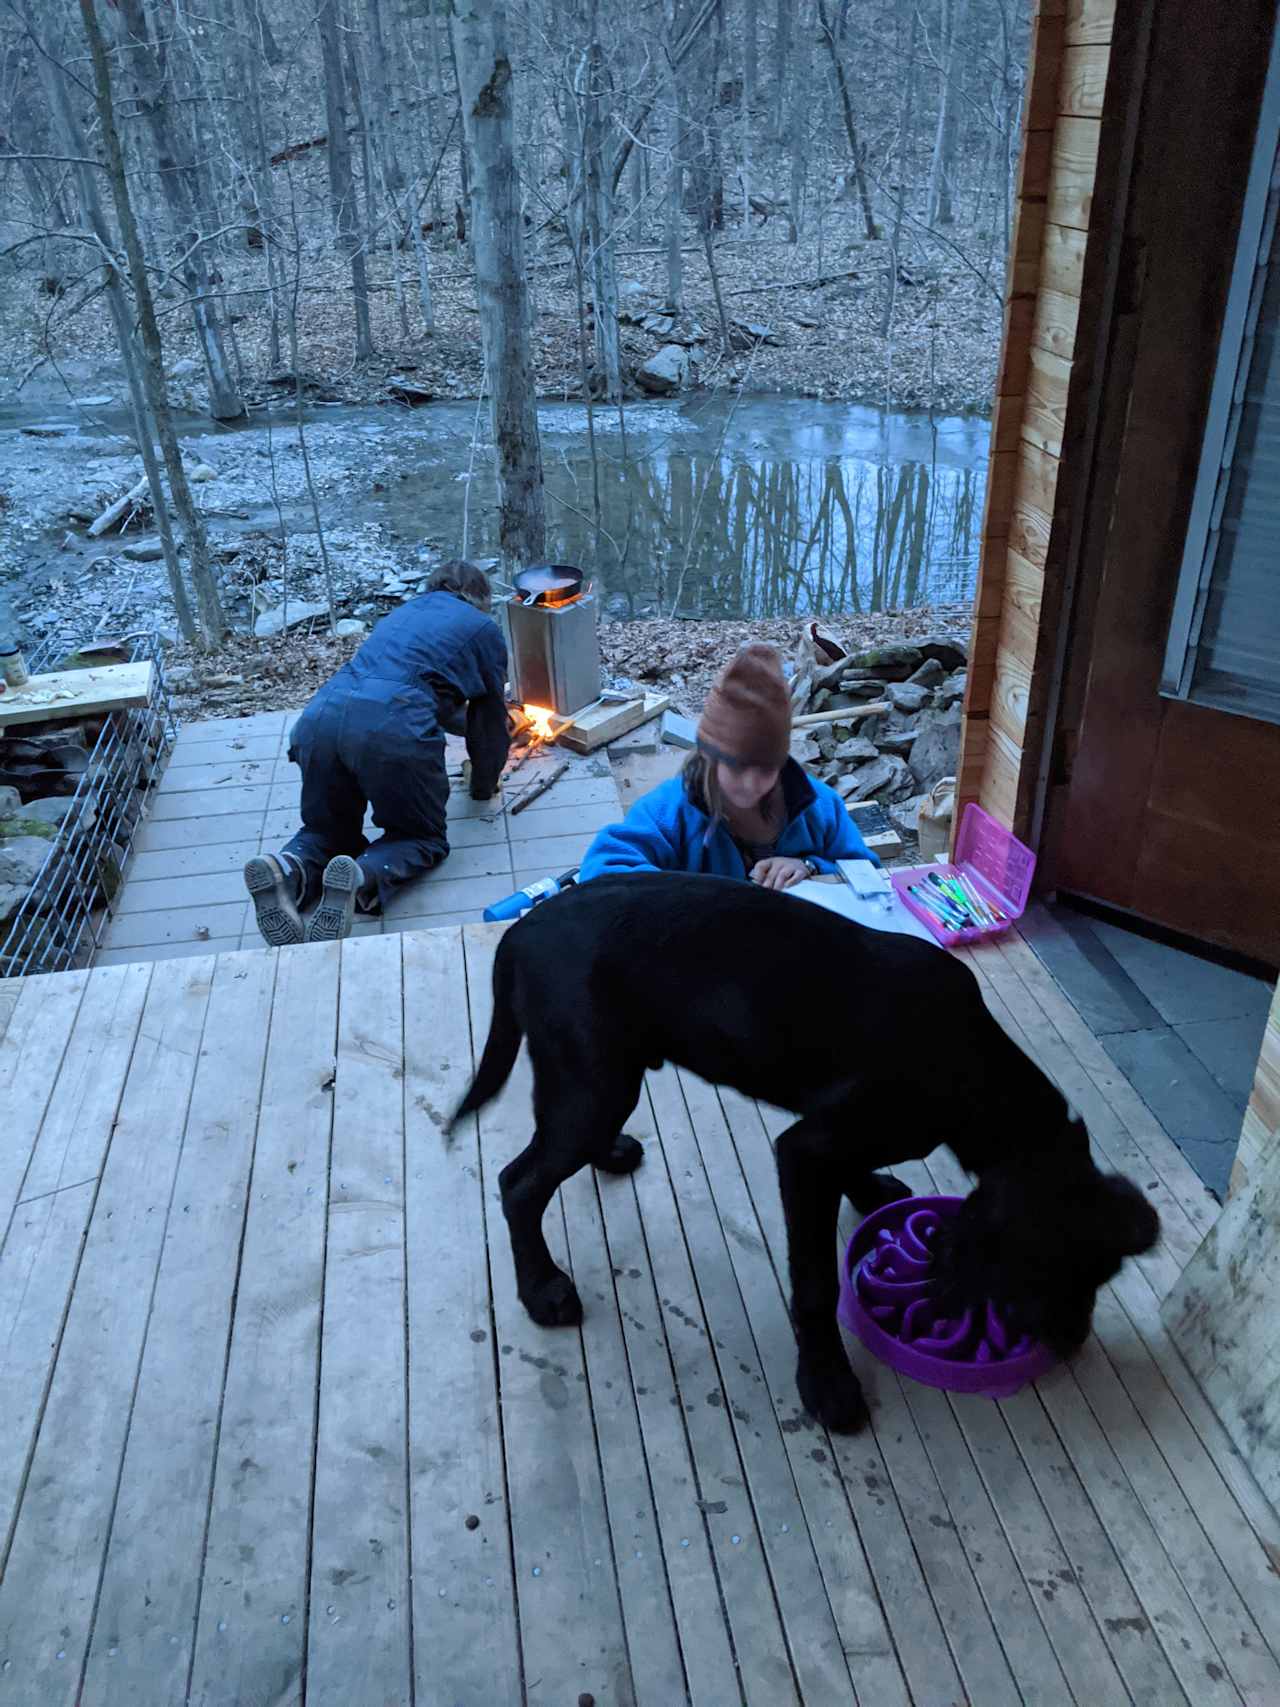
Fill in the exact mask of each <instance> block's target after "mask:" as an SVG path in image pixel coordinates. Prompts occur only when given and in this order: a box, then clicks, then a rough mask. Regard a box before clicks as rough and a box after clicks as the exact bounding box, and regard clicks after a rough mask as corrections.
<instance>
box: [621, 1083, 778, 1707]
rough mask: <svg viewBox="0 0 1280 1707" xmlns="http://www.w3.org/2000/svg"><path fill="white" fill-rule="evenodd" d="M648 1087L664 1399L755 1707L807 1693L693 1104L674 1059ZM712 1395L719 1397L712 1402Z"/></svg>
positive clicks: (745, 1691) (648, 1219) (648, 1214)
mask: <svg viewBox="0 0 1280 1707" xmlns="http://www.w3.org/2000/svg"><path fill="white" fill-rule="evenodd" d="M647 1088H648V1116H647V1118H648V1121H649V1124H648V1125H645V1124H644V1121H645V1119H646V1116H645V1115H644V1113H643V1112H637V1114H636V1115H635V1116H633V1121H635V1122H640V1124H638V1125H636V1126H635V1127H634V1130H635V1131H636V1133H637V1136H641V1137H645V1138H648V1137H649V1136H650V1134H652V1138H653V1142H652V1144H651V1145H650V1148H649V1154H648V1156H647V1159H646V1161H645V1163H644V1166H643V1167H642V1168H641V1169H640V1170H639V1171H638V1172H637V1173H635V1174H633V1175H632V1181H633V1184H634V1189H635V1195H636V1207H637V1210H638V1212H639V1215H640V1220H641V1225H642V1229H643V1237H644V1244H645V1248H646V1249H647V1251H648V1254H649V1262H650V1264H651V1266H652V1271H653V1280H654V1286H655V1289H656V1293H657V1305H658V1312H659V1318H660V1319H659V1323H658V1331H659V1332H660V1333H661V1334H663V1335H664V1336H665V1342H666V1343H665V1350H666V1354H667V1356H668V1357H669V1359H670V1372H669V1375H668V1376H667V1377H666V1379H665V1380H663V1381H662V1383H661V1385H660V1386H659V1387H658V1389H657V1393H658V1395H659V1403H660V1404H661V1405H665V1406H667V1407H668V1408H669V1409H670V1410H671V1412H672V1413H673V1414H674V1416H675V1417H676V1419H677V1420H678V1421H680V1422H682V1425H683V1428H684V1431H685V1433H686V1436H687V1439H688V1442H689V1452H690V1455H691V1457H692V1459H693V1464H694V1470H695V1474H696V1477H697V1485H698V1490H699V1501H698V1509H699V1513H700V1516H701V1519H702V1525H703V1529H704V1533H705V1541H706V1546H707V1549H708V1553H709V1555H710V1559H711V1566H712V1570H713V1572H714V1581H715V1586H716V1589H717V1592H718V1595H719V1597H720V1598H721V1600H722V1602H723V1606H724V1613H723V1617H724V1619H725V1621H726V1622H727V1625H728V1629H729V1633H730V1638H731V1641H732V1645H733V1653H734V1657H735V1659H736V1662H737V1666H738V1687H739V1689H740V1690H741V1692H742V1698H743V1699H744V1700H745V1701H747V1702H749V1703H750V1704H751V1707H767V1704H769V1703H772V1702H778V1703H779V1704H782V1703H795V1702H797V1701H798V1700H799V1697H798V1696H797V1694H796V1685H795V1679H794V1677H793V1675H792V1670H791V1665H790V1661H789V1660H788V1657H787V1643H786V1636H785V1633H784V1630H783V1625H782V1617H781V1614H780V1612H779V1610H778V1604H777V1598H776V1595H775V1589H774V1584H773V1582H772V1579H771V1576H770V1571H769V1564H768V1560H767V1557H766V1553H765V1549H764V1546H763V1544H762V1540H761V1535H760V1520H759V1519H758V1514H757V1512H756V1510H755V1508H754V1506H753V1504H752V1500H751V1497H750V1491H749V1486H748V1474H747V1469H746V1467H745V1465H744V1462H743V1458H742V1456H741V1453H740V1450H739V1443H738V1441H737V1440H736V1438H735V1433H734V1427H733V1418H732V1416H731V1414H730V1412H729V1410H728V1408H727V1407H726V1406H725V1405H724V1403H723V1400H722V1397H721V1395H722V1391H723V1383H722V1380H721V1374H720V1357H718V1356H717V1353H720V1354H722V1355H726V1348H725V1345H724V1343H723V1341H722V1340H721V1338H720V1333H719V1320H718V1317H717V1315H716V1314H715V1313H714V1312H713V1298H714V1294H709V1295H705V1296H704V1293H703V1291H702V1290H701V1288H700V1282H699V1279H698V1277H697V1276H696V1275H695V1272H694V1263H693V1260H692V1249H693V1247H692V1245H691V1243H690V1237H689V1228H688V1226H687V1225H686V1224H685V1222H684V1220H683V1216H682V1212H683V1210H684V1207H685V1205H686V1203H687V1202H688V1200H689V1195H690V1188H691V1180H692V1179H693V1178H694V1177H695V1176H694V1175H693V1174H692V1173H691V1171H690V1168H689V1166H688V1163H691V1162H693V1161H695V1160H696V1152H695V1151H694V1150H693V1140H692V1133H691V1132H690V1131H689V1129H688V1111H687V1110H686V1108H685V1104H684V1098H683V1097H682V1095H681V1092H680V1085H679V1082H678V1080H677V1078H676V1075H675V1070H674V1068H668V1069H666V1070H664V1071H662V1072H659V1073H654V1074H651V1075H650V1077H649V1080H648V1086H647ZM686 1158H687V1161H686ZM695 1230H696V1229H695ZM659 1367H660V1366H659ZM748 1368H750V1366H748ZM712 1394H714V1395H715V1396H716V1398H717V1399H720V1400H721V1402H720V1403H717V1404H711V1403H708V1396H709V1395H712ZM644 1397H645V1398H646V1399H648V1397H649V1395H647V1394H646V1395H644ZM777 1533H778V1535H779V1536H780V1537H785V1538H789V1537H791V1536H792V1535H794V1536H795V1537H796V1542H795V1543H790V1542H789V1544H792V1545H806V1543H805V1542H804V1539H803V1531H802V1529H801V1527H800V1522H799V1514H798V1512H797V1513H795V1514H791V1515H787V1516H784V1517H783V1518H781V1519H780V1520H779V1521H778V1525H777ZM735 1536H736V1537H737V1540H736V1541H735V1540H734V1537H735ZM690 1539H691V1546H692V1538H690ZM725 1694H726V1695H729V1692H728V1691H725ZM729 1698H730V1699H732V1696H731V1695H729ZM712 1699H713V1700H714V1699H715V1697H714V1695H713V1697H712Z"/></svg>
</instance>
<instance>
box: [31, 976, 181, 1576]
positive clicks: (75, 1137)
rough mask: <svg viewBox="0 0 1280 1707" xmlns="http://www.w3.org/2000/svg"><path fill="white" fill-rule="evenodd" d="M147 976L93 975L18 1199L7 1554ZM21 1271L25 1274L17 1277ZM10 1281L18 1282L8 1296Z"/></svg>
mask: <svg viewBox="0 0 1280 1707" xmlns="http://www.w3.org/2000/svg"><path fill="white" fill-rule="evenodd" d="M150 979H151V969H150V967H135V968H131V969H129V970H128V971H121V972H114V971H111V972H102V973H95V974H94V975H93V977H92V978H91V979H90V981H89V987H88V989H87V991H86V993H85V996H84V998H83V1001H82V1003H81V1006H80V1017H79V1020H78V1022H77V1024H76V1027H75V1030H74V1031H73V1032H72V1034H71V1037H70V1039H69V1041H68V1044H67V1048H66V1050H65V1052H64V1055H63V1060H62V1071H61V1072H60V1073H59V1075H58V1077H57V1079H56V1081H55V1083H54V1084H53V1086H52V1088H51V1091H50V1095H49V1101H48V1106H47V1108H46V1110H45V1113H44V1119H43V1121H42V1122H41V1124H40V1129H39V1136H38V1137H37V1139H36V1144H35V1149H34V1151H33V1153H32V1157H31V1163H30V1166H29V1167H28V1169H27V1180H26V1185H25V1187H24V1194H25V1196H26V1197H27V1199H28V1201H27V1203H26V1204H25V1205H24V1204H23V1203H21V1202H20V1203H19V1205H18V1207H17V1209H16V1211H15V1213H14V1217H13V1221H12V1223H11V1228H10V1234H11V1237H13V1238H14V1239H16V1240H17V1248H16V1249H15V1251H14V1252H13V1253H12V1258H13V1260H12V1261H10V1249H9V1243H8V1241H7V1240H6V1241H5V1243H4V1247H3V1255H2V1256H0V1274H3V1276H4V1280H3V1281H0V1300H3V1301H0V1345H3V1346H4V1347H5V1353H4V1378H3V1380H4V1393H5V1426H4V1428H3V1429H0V1559H2V1558H3V1557H4V1553H5V1552H6V1551H7V1546H8V1541H9V1537H10V1535H11V1533H12V1525H13V1519H14V1517H15V1515H16V1510H17V1499H18V1493H19V1489H20V1487H21V1483H22V1477H23V1474H24V1473H25V1469H26V1464H27V1459H28V1456H29V1454H30V1452H31V1449H32V1445H33V1442H34V1439H35V1430H36V1429H37V1428H38V1426H39V1419H40V1413H41V1410H42V1408H43V1404H44V1396H45V1394H46V1392H47V1390H48V1385H49V1379H50V1375H51V1372H52V1369H53V1364H54V1361H55V1359H56V1357H57V1352H58V1342H59V1340H60V1337H61V1334H62V1326H63V1322H64V1320H65V1316H66V1311H67V1306H68V1301H69V1298H70V1293H71V1287H72V1285H73V1283H74V1279H75V1273H76V1268H77V1266H78V1263H79V1259H80V1252H81V1247H82V1244H83V1240H84V1235H85V1230H86V1228H87V1226H88V1222H89V1216H90V1214H91V1213H92V1210H93V1203H94V1198H95V1196H96V1184H97V1176H98V1174H99V1172H100V1171H101V1168H102V1165H103V1158H104V1157H105V1155H106V1153H107V1146H108V1145H109V1143H110V1142H111V1133H112V1128H113V1126H114V1124H115V1118H116V1111H117V1109H118V1107H119V1104H120V1095H121V1092H122V1091H123V1089H124V1083H125V1075H126V1073H127V1072H128V1068H129V1062H130V1059H131V1057H132V1054H133V1049H134V1043H135V1039H136V1037H137V1032H138V1026H139V1024H140V1022H141V1019H142V1009H143V1003H144V1001H145V998H146V993H147V986H148V984H149V983H150ZM64 1197H65V1198H66V1201H65V1202H62V1201H58V1202H56V1203H55V1201H54V1200H55V1199H61V1198H64ZM41 1205H43V1206H44V1207H43V1208H41V1207H40V1206H41ZM77 1216H78V1217H79V1219H78V1220H77ZM23 1275H26V1276H27V1277H28V1279H27V1280H26V1281H21V1282H20V1280H19V1277H20V1276H23ZM8 1287H14V1288H15V1289H16V1290H14V1291H13V1292H11V1293H8V1294H7V1296H6V1289H7V1288H8Z"/></svg>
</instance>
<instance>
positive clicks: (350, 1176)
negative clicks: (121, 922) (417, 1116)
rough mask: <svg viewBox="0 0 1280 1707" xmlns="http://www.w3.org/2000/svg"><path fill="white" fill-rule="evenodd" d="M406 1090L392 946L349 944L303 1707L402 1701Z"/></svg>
mask: <svg viewBox="0 0 1280 1707" xmlns="http://www.w3.org/2000/svg"><path fill="white" fill-rule="evenodd" d="M403 1087H404V1038H403V1025H402V998H401V965H400V938H399V937H398V936H390V937H364V938H360V939H349V940H348V941H346V942H344V943H343V944H342V955H341V987H340V994H339V1000H338V1058H337V1073H336V1078H335V1080H334V1087H333V1148H332V1153H331V1158H330V1181H331V1183H330V1190H329V1207H328V1229H327V1234H326V1253H325V1271H324V1311H323V1316H322V1318H321V1320H322V1337H321V1349H320V1396H319V1402H318V1412H317V1434H316V1469H315V1495H314V1507H313V1518H312V1536H313V1539H312V1554H311V1606H312V1609H313V1613H315V1614H317V1615H314V1616H313V1617H312V1619H311V1622H310V1625H309V1627H308V1630H307V1700H308V1702H309V1703H310V1704H311V1707H350V1703H352V1702H356V1701H368V1702H383V1701H387V1702H407V1701H409V1700H410V1699H411V1696H412V1655H411V1639H410V1604H409V1592H410V1587H409V1510H408V1505H409V1498H408V1493H409V1490H408V1463H407V1442H408V1417H407V1411H406V1402H407V1401H406V1391H407V1370H406V1366H405V1314H404V1310H405V1252H404V1090H403ZM329 1606H333V1607H334V1608H335V1610H334V1612H332V1613H329V1612H328V1611H327V1610H326V1611H325V1612H324V1613H323V1614H321V1613H320V1608H322V1607H323V1608H326V1609H327V1608H328V1607H329Z"/></svg>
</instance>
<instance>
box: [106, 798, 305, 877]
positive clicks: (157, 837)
mask: <svg viewBox="0 0 1280 1707" xmlns="http://www.w3.org/2000/svg"><path fill="white" fill-rule="evenodd" d="M262 817H263V815H262V812H261V811H256V812H255V811H247V812H244V811H242V812H222V813H217V814H214V815H213V816H212V817H207V818H159V819H157V818H148V819H144V820H143V822H142V824H141V826H140V828H139V830H138V836H137V839H136V841H135V842H134V849H135V851H136V852H137V853H156V852H160V851H168V850H170V849H174V848H202V847H206V846H211V845H213V844H214V843H218V842H245V841H257V840H258V839H259V836H260V833H262V832H263V822H262ZM295 829H297V821H296V820H295V821H294V822H293V824H292V826H291V829H290V830H288V831H285V832H284V834H282V835H281V837H280V840H281V841H283V840H284V839H285V835H289V834H291V833H292V830H295ZM246 857H247V856H246ZM126 881H127V874H126Z"/></svg>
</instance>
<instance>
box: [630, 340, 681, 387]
mask: <svg viewBox="0 0 1280 1707" xmlns="http://www.w3.org/2000/svg"><path fill="white" fill-rule="evenodd" d="M636 383H637V384H638V385H639V386H640V388H641V390H642V391H647V392H649V393H650V394H651V395H652V396H654V397H669V396H670V395H671V394H672V392H675V391H679V390H681V388H682V387H684V386H686V385H687V384H688V383H689V354H688V351H687V350H684V349H682V348H681V346H680V345H679V344H664V345H663V346H662V348H661V349H660V350H658V351H657V352H656V354H654V355H652V356H650V357H649V360H648V361H647V362H645V363H644V365H643V366H642V367H638V368H637V369H636Z"/></svg>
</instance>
